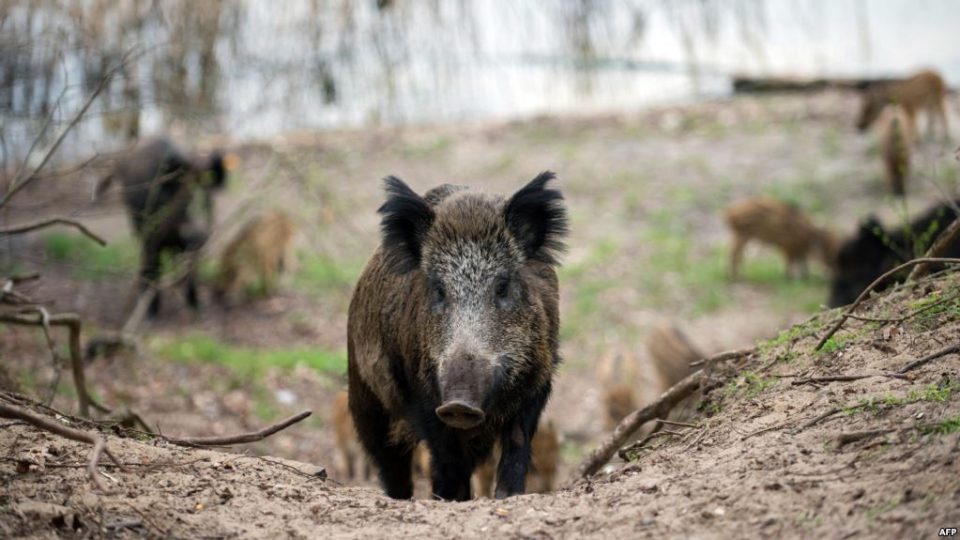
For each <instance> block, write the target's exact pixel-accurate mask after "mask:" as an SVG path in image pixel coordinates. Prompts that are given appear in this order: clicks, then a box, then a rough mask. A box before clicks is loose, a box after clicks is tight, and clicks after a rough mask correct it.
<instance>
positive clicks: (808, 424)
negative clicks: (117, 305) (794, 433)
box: [798, 407, 843, 431]
mask: <svg viewBox="0 0 960 540" xmlns="http://www.w3.org/2000/svg"><path fill="white" fill-rule="evenodd" d="M842 410H843V409H841V408H839V407H835V408H833V409H830V410H829V411H827V412H825V413H823V414H821V415H820V416H817V417H816V418H813V419H811V420H809V421H807V422H804V423H803V425H801V426H800V428H799V430H804V429H807V428H808V427H811V426H813V425H816V424H818V423H820V421H822V420H826V419H827V418H830V417H831V416H833V415H835V414H837V413H838V412H840V411H842ZM799 430H798V431H799Z"/></svg>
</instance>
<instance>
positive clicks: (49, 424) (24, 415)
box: [0, 402, 123, 493]
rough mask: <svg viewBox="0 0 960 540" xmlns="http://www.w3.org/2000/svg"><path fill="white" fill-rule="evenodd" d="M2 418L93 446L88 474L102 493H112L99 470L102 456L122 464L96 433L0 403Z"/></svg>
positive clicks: (88, 463) (88, 464)
mask: <svg viewBox="0 0 960 540" xmlns="http://www.w3.org/2000/svg"><path fill="white" fill-rule="evenodd" d="M0 416H2V417H4V418H14V419H17V420H23V421H24V422H27V423H28V424H31V425H33V426H35V427H38V428H40V429H43V430H46V431H49V432H51V433H53V434H55V435H60V436H61V437H65V438H67V439H70V440H73V441H78V442H84V443H87V444H91V445H93V450H91V451H90V459H89V460H88V462H87V473H89V474H90V479H91V480H92V481H93V483H94V485H96V486H97V489H99V490H100V491H103V492H107V493H109V491H110V490H109V489H107V486H105V485H104V483H103V480H101V479H100V472H99V470H98V468H97V466H98V464H99V463H100V455H101V454H106V455H107V457H109V458H110V459H111V460H112V461H113V462H114V463H116V464H117V466H118V467H120V468H121V469H122V468H123V467H122V466H121V465H120V462H119V461H117V458H115V457H114V456H113V454H111V453H110V450H108V449H107V447H106V443H105V442H104V440H103V438H102V437H100V436H99V435H97V434H95V433H90V432H86V431H80V430H79V429H73V428H71V427H67V426H65V425H63V424H61V423H60V422H56V421H54V420H51V419H49V418H45V417H43V416H39V415H36V414H33V413H31V412H30V411H27V410H26V409H21V408H20V407H17V406H15V405H10V404H8V403H3V402H0Z"/></svg>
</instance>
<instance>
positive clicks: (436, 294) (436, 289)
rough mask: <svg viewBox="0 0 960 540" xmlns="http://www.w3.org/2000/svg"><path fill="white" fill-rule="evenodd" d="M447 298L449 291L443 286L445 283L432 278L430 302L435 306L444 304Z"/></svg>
mask: <svg viewBox="0 0 960 540" xmlns="http://www.w3.org/2000/svg"><path fill="white" fill-rule="evenodd" d="M446 299H447V291H446V290H445V289H444V288H443V283H441V282H440V280H439V279H431V280H430V303H432V304H433V305H434V306H442V305H443V303H444V301H446Z"/></svg>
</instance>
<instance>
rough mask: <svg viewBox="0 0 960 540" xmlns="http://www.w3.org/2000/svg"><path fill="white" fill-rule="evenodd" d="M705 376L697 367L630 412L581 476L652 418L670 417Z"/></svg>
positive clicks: (583, 465) (598, 465)
mask: <svg viewBox="0 0 960 540" xmlns="http://www.w3.org/2000/svg"><path fill="white" fill-rule="evenodd" d="M752 352H753V349H741V350H738V351H729V352H722V353H720V354H717V355H714V356H712V357H710V358H707V359H706V360H705V362H710V363H712V362H714V361H716V359H717V358H721V359H724V360H730V359H733V358H739V357H743V356H746V355H748V354H750V353H752ZM704 378H705V374H704V371H703V370H697V371H695V372H693V373H691V374H690V375H688V376H686V377H685V378H683V379H682V380H681V381H680V382H678V383H677V384H675V385H673V386H671V387H670V389H668V390H667V391H666V392H664V393H663V394H662V395H661V396H660V397H659V398H658V399H657V400H656V401H654V402H653V403H651V404H649V405H647V406H646V407H643V408H641V409H638V410H635V411H633V412H632V413H630V414H629V415H627V417H626V418H624V419H623V420H621V421H620V423H619V424H618V425H617V427H616V429H614V430H613V433H611V434H610V435H608V436H607V438H606V439H605V440H604V441H603V442H602V443H601V444H600V446H598V447H597V448H596V449H595V450H593V451H592V452H590V454H589V455H587V457H586V458H584V460H583V461H582V462H580V466H579V467H578V468H577V474H578V475H579V476H580V477H582V478H586V477H588V476H591V475H593V474H596V472H597V471H599V470H600V468H601V467H603V466H604V465H605V464H606V463H607V462H608V461H610V458H612V457H613V456H614V454H616V453H617V450H618V449H619V448H620V447H622V446H623V445H624V444H625V443H626V442H627V439H629V438H630V436H632V435H633V434H634V433H635V432H636V431H637V430H638V429H640V426H642V425H643V424H645V423H647V422H649V421H650V420H653V419H656V418H662V417H664V416H667V414H668V413H669V412H670V411H671V410H672V409H673V408H674V407H675V406H676V405H677V403H680V402H681V401H682V400H683V399H684V398H686V397H687V396H689V395H691V394H693V393H694V392H696V391H697V390H698V389H699V388H700V384H701V383H702V382H703V380H704Z"/></svg>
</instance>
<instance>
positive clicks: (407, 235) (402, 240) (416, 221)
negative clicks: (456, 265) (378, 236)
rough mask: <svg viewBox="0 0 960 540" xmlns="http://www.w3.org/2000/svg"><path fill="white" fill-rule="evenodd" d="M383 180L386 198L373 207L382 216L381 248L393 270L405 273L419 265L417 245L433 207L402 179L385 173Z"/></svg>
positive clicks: (424, 234)
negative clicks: (376, 206) (386, 175)
mask: <svg viewBox="0 0 960 540" xmlns="http://www.w3.org/2000/svg"><path fill="white" fill-rule="evenodd" d="M383 183H384V186H385V188H386V191H387V200H386V202H384V203H383V206H381V207H380V209H379V210H377V212H379V213H380V214H381V215H382V216H383V219H382V220H381V221H380V231H381V233H382V234H383V251H384V254H385V255H386V257H387V262H388V263H389V264H390V265H391V266H392V267H393V270H394V271H396V272H400V273H405V272H409V271H410V270H413V269H414V268H416V267H417V266H419V265H420V246H421V244H422V242H423V239H424V237H425V236H426V234H427V231H428V230H429V229H430V225H431V224H432V223H433V210H432V209H431V208H430V205H429V204H427V201H425V200H424V199H423V197H421V196H420V195H417V194H416V193H415V192H414V191H413V190H412V189H410V187H409V186H408V185H407V184H405V183H404V182H403V180H400V179H399V178H397V177H395V176H388V177H386V178H384V180H383Z"/></svg>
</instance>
